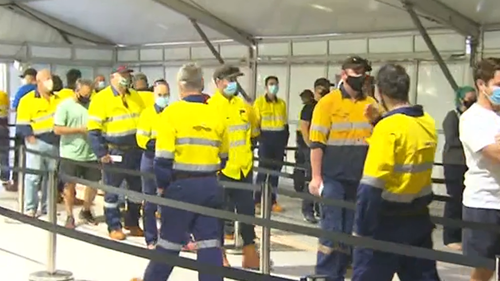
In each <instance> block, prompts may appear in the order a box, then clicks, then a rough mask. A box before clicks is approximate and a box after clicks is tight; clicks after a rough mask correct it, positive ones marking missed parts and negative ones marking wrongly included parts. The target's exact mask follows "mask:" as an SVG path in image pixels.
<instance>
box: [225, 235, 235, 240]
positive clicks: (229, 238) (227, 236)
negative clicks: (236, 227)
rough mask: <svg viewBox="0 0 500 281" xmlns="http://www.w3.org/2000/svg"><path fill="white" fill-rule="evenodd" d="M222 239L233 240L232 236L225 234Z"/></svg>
mask: <svg viewBox="0 0 500 281" xmlns="http://www.w3.org/2000/svg"><path fill="white" fill-rule="evenodd" d="M224 239H225V240H234V234H225V235H224Z"/></svg>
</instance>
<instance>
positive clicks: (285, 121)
mask: <svg viewBox="0 0 500 281" xmlns="http://www.w3.org/2000/svg"><path fill="white" fill-rule="evenodd" d="M281 102H282V103H283V112H282V113H281V114H282V115H283V123H284V124H288V110H286V102H285V101H284V100H281Z"/></svg>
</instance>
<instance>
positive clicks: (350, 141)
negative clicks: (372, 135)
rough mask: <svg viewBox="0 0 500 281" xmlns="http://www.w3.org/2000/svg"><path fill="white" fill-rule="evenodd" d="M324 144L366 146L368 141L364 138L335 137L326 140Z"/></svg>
mask: <svg viewBox="0 0 500 281" xmlns="http://www.w3.org/2000/svg"><path fill="white" fill-rule="evenodd" d="M326 145H331V146H343V145H355V146H368V143H367V142H366V141H365V140H364V139H355V140H353V139H336V140H328V142H327V143H326Z"/></svg>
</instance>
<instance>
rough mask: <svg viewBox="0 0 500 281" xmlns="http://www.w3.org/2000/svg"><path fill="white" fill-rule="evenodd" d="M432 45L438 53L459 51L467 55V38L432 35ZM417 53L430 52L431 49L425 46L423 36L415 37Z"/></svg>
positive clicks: (456, 35) (452, 35)
mask: <svg viewBox="0 0 500 281" xmlns="http://www.w3.org/2000/svg"><path fill="white" fill-rule="evenodd" d="M430 37H431V39H432V43H434V45H435V46H436V49H438V51H440V52H442V51H457V52H463V53H465V37H463V36H461V35H458V34H434V35H430ZM415 51H416V52H428V51H429V48H428V47H427V45H426V44H425V42H424V40H423V39H422V36H420V35H417V36H415Z"/></svg>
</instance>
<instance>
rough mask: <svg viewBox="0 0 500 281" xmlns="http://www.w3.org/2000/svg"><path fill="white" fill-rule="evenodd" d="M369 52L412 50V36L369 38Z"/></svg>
mask: <svg viewBox="0 0 500 281" xmlns="http://www.w3.org/2000/svg"><path fill="white" fill-rule="evenodd" d="M368 43H369V46H368V48H369V52H370V53H379V54H390V53H411V52H413V36H400V37H388V38H370V40H369V41H368Z"/></svg>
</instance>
